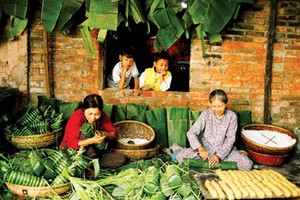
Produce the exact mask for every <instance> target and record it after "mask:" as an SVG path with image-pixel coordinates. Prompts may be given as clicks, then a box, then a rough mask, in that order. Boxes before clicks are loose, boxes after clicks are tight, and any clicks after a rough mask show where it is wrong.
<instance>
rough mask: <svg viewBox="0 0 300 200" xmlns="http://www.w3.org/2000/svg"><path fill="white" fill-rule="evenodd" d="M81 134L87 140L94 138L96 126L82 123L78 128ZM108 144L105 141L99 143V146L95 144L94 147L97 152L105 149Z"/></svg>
mask: <svg viewBox="0 0 300 200" xmlns="http://www.w3.org/2000/svg"><path fill="white" fill-rule="evenodd" d="M80 131H81V133H83V134H84V135H85V137H87V138H91V137H94V136H95V135H96V134H98V133H97V130H96V126H95V125H94V124H91V123H84V124H83V125H82V126H81V128H80ZM107 145H108V143H107V142H106V141H103V142H101V143H100V144H95V147H96V148H97V149H98V150H105V149H107Z"/></svg>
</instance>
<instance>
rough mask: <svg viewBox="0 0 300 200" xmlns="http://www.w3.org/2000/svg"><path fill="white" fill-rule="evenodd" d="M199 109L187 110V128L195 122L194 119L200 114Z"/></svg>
mask: <svg viewBox="0 0 300 200" xmlns="http://www.w3.org/2000/svg"><path fill="white" fill-rule="evenodd" d="M200 114H201V111H192V110H190V111H189V128H190V127H191V126H192V125H193V124H194V123H195V121H196V120H197V119H198V117H199V116H200Z"/></svg>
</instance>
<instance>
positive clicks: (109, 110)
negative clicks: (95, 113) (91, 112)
mask: <svg viewBox="0 0 300 200" xmlns="http://www.w3.org/2000/svg"><path fill="white" fill-rule="evenodd" d="M113 109H114V105H113V104H109V103H105V104H103V112H105V114H106V115H107V116H108V117H109V118H111V116H112V113H113Z"/></svg>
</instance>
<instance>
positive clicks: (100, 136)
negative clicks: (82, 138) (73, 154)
mask: <svg viewBox="0 0 300 200" xmlns="http://www.w3.org/2000/svg"><path fill="white" fill-rule="evenodd" d="M105 138H106V135H105V134H102V133H101V132H100V131H97V134H95V136H94V137H93V143H94V144H100V143H101V142H103V141H104V139H105Z"/></svg>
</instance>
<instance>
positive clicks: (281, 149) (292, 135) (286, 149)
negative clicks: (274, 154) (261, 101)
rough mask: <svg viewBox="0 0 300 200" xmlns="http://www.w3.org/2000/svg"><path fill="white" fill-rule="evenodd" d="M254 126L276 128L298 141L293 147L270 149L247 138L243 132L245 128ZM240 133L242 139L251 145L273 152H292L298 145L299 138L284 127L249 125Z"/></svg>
mask: <svg viewBox="0 0 300 200" xmlns="http://www.w3.org/2000/svg"><path fill="white" fill-rule="evenodd" d="M253 126H256V127H270V128H276V129H277V130H281V131H284V132H285V133H288V134H287V135H289V136H290V137H291V138H293V139H296V142H295V143H294V144H293V145H291V146H288V147H270V146H267V145H263V144H259V143H258V142H255V141H253V140H251V139H249V138H247V137H246V136H245V135H244V134H243V130H245V128H248V127H253ZM277 132H279V131H277ZM240 133H241V137H242V139H243V140H245V141H247V142H249V143H252V144H254V145H255V146H259V147H262V148H265V149H266V150H271V151H290V150H292V149H294V147H295V146H296V145H297V142H298V139H297V137H296V136H295V135H294V134H293V133H292V132H291V131H289V130H287V129H284V128H282V127H279V126H275V125H270V124H247V125H245V126H243V127H242V128H241V130H240ZM280 133H282V132H280ZM285 133H282V134H285Z"/></svg>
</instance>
